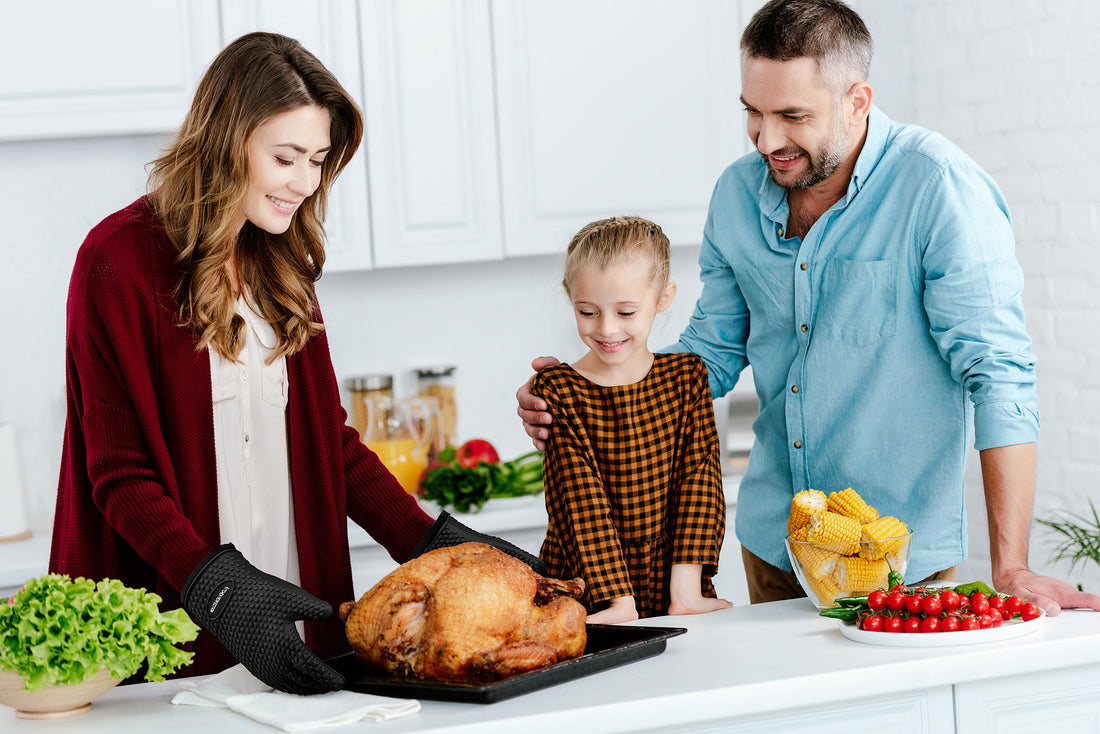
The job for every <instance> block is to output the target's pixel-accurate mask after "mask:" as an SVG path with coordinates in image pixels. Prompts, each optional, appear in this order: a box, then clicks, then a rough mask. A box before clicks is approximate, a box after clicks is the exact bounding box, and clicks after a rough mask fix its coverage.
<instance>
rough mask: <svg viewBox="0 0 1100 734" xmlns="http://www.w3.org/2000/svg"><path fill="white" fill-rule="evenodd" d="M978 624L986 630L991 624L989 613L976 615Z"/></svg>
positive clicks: (991, 619)
mask: <svg viewBox="0 0 1100 734" xmlns="http://www.w3.org/2000/svg"><path fill="white" fill-rule="evenodd" d="M978 626H979V627H981V628H982V629H983V630H987V629H989V628H990V627H992V626H993V618H992V617H990V616H989V614H983V615H981V616H980V617H978Z"/></svg>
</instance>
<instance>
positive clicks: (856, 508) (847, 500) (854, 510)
mask: <svg viewBox="0 0 1100 734" xmlns="http://www.w3.org/2000/svg"><path fill="white" fill-rule="evenodd" d="M828 509H829V511H830V512H837V513H840V514H841V515H845V516H847V517H854V518H855V519H856V520H859V522H860V523H868V522H871V521H872V520H877V519H878V510H876V509H875V508H874V507H871V506H870V505H868V504H867V503H866V502H864V501H863V498H862V497H860V496H859V493H858V492H856V491H855V490H854V489H852V488H851V487H848V489H845V490H843V491H841V492H832V493H830V494H829V501H828Z"/></svg>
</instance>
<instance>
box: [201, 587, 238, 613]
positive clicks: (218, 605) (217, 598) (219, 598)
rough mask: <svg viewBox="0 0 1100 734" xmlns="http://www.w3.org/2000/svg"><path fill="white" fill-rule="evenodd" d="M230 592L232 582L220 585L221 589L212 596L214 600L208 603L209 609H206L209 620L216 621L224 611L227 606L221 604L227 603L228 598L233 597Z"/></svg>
mask: <svg viewBox="0 0 1100 734" xmlns="http://www.w3.org/2000/svg"><path fill="white" fill-rule="evenodd" d="M232 592H233V582H232V581H226V582H225V583H223V584H222V585H221V587H220V588H219V589H218V592H217V593H216V594H214V598H213V599H211V601H210V608H209V609H207V613H208V614H209V615H210V617H211V619H217V618H218V617H219V616H221V613H222V612H224V611H225V607H226V606H227V604H223V603H222V602H223V601H225V602H228V601H229V597H231V596H232V595H233V594H232Z"/></svg>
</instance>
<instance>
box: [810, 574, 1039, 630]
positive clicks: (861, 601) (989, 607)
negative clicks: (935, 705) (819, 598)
mask: <svg viewBox="0 0 1100 734" xmlns="http://www.w3.org/2000/svg"><path fill="white" fill-rule="evenodd" d="M837 601H838V602H839V603H840V605H841V606H840V607H839V608H837V609H838V610H842V612H837V613H832V614H826V612H829V611H830V610H822V615H823V616H830V617H835V618H838V619H848V620H850V621H855V622H856V624H857V625H858V627H859V628H860V629H861V630H866V631H868V632H902V633H905V632H908V633H930V632H958V631H961V630H978V629H991V628H994V627H1000V626H1001V623H1002V622H1004V621H1007V620H1010V619H1014V618H1020V619H1022V620H1024V621H1028V620H1032V619H1035V618H1036V617H1038V616H1039V614H1040V612H1039V607H1038V606H1037V605H1036V604H1035V603H1034V602H1031V601H1028V600H1027V599H1024V598H1023V597H1019V596H1016V595H1012V596H1007V595H1003V594H997V593H993V594H986V593H984V592H982V591H974V592H973V593H971V594H960V593H959V592H957V591H955V590H954V589H930V588H925V587H923V586H917V587H914V588H912V589H911V588H909V587H908V586H906V585H904V584H895V585H894V586H892V587H891V588H890V590H889V591H882V590H878V591H872V592H871V593H870V594H868V595H867V596H866V597H850V598H846V599H838V600H837Z"/></svg>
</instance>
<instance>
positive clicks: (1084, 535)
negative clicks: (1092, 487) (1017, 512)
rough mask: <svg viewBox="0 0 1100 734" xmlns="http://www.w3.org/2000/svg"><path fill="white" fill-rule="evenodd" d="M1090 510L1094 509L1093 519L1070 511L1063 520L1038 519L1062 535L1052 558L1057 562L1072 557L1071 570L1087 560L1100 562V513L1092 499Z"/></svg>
mask: <svg viewBox="0 0 1100 734" xmlns="http://www.w3.org/2000/svg"><path fill="white" fill-rule="evenodd" d="M1089 510H1091V511H1092V518H1091V519H1090V518H1088V517H1086V516H1084V515H1072V514H1068V513H1067V515H1066V516H1064V517H1063V518H1062V519H1061V520H1039V519H1036V522H1038V523H1039V524H1041V525H1045V526H1046V527H1048V528H1050V529H1051V530H1054V531H1055V532H1056V533H1058V534H1059V535H1060V536H1061V538H1060V540H1059V541H1058V542H1057V545H1056V547H1055V549H1054V553H1053V555H1052V556H1051V560H1052V561H1055V562H1057V561H1061V560H1063V559H1066V558H1068V559H1070V570H1071V571H1072V570H1073V568H1074V567H1075V566H1076V565H1077V564H1078V563H1084V562H1086V561H1092V562H1093V563H1096V564H1100V515H1098V514H1097V512H1096V508H1095V507H1094V506H1093V504H1092V500H1089Z"/></svg>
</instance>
